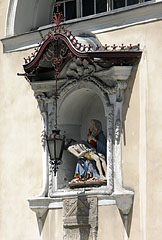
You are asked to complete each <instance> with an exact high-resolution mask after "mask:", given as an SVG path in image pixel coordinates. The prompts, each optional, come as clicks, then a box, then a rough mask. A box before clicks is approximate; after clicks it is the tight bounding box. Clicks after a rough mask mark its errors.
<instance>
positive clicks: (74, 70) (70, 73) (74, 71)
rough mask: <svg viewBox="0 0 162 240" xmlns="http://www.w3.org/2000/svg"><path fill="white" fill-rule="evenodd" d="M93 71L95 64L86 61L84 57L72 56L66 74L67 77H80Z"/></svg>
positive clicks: (89, 74)
mask: <svg viewBox="0 0 162 240" xmlns="http://www.w3.org/2000/svg"><path fill="white" fill-rule="evenodd" d="M94 71H95V66H94V65H93V64H91V63H90V62H88V61H87V60H86V59H81V58H73V60H72V62H71V63H70V64H69V67H68V70H67V73H66V76H67V77H68V78H75V79H82V78H85V77H87V76H91V74H92V73H93V72H94Z"/></svg>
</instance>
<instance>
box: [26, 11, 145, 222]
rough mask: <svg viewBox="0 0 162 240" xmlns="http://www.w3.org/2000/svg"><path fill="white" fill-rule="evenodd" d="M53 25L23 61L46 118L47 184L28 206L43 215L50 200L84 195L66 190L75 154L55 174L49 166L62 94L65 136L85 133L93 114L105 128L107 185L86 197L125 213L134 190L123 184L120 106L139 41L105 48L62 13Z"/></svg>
mask: <svg viewBox="0 0 162 240" xmlns="http://www.w3.org/2000/svg"><path fill="white" fill-rule="evenodd" d="M53 23H54V25H53V28H52V29H51V30H50V31H49V32H48V34H47V35H46V36H45V37H44V38H43V39H42V42H41V43H40V45H39V47H38V48H37V49H35V52H34V53H33V54H32V55H31V56H29V57H28V58H25V64H24V65H23V67H24V71H25V78H26V79H27V80H28V81H29V82H30V85H31V87H32V89H33V91H34V94H35V97H36V99H37V101H38V104H39V107H40V111H41V115H42V120H43V131H42V146H43V165H44V167H43V188H42V192H41V193H40V195H39V197H37V198H35V199H30V200H29V203H30V207H31V209H33V210H34V211H36V213H37V215H39V218H40V219H42V215H41V213H40V209H41V211H43V210H48V208H51V207H50V206H51V203H52V201H54V202H57V201H59V203H60V199H66V197H69V196H70V197H73V196H74V197H76V196H77V195H78V194H83V193H82V190H78V189H74V190H69V188H68V182H69V181H70V180H71V179H72V176H73V170H74V162H73V159H72V157H71V156H69V155H68V154H66V153H65V154H64V159H63V165H62V166H60V168H59V170H58V174H57V176H56V177H54V176H53V173H52V171H51V167H50V164H49V160H48V151H47V146H46V141H45V136H46V134H49V133H50V132H51V131H52V128H53V126H54V120H55V119H54V116H53V115H54V114H53V113H54V111H55V108H56V105H55V101H54V98H55V97H58V122H59V124H60V128H61V130H63V131H65V132H66V137H74V138H78V139H81V138H82V137H84V132H85V127H86V125H85V121H86V120H87V119H88V118H91V117H92V116H93V118H97V117H98V118H100V120H101V122H102V123H103V125H104V126H105V133H106V134H105V135H107V185H106V186H101V187H100V188H99V189H95V187H92V188H88V189H86V188H85V189H84V196H87V197H88V196H89V195H93V196H94V195H95V196H97V197H98V200H105V199H106V201H107V200H108V201H109V200H110V199H111V200H112V199H113V201H115V202H116V204H117V206H119V209H120V210H121V211H123V214H126V215H128V213H129V210H130V208H131V206H132V199H133V194H134V193H133V192H132V191H127V190H126V189H124V188H123V185H122V155H121V134H122V106H123V99H124V91H125V89H126V88H127V83H128V79H129V78H130V77H131V72H132V68H133V66H135V65H137V64H138V61H139V59H140V57H141V54H142V52H141V51H140V48H139V45H136V46H132V45H131V44H130V45H129V46H125V45H124V44H122V45H121V46H116V45H115V44H114V45H112V46H109V45H105V46H102V45H101V43H100V42H99V41H98V39H97V38H96V37H95V36H94V35H92V34H89V33H81V34H80V35H78V36H74V35H73V34H72V32H71V31H69V30H68V29H66V28H65V27H64V25H63V24H62V14H61V13H59V12H57V13H56V14H55V15H54V18H53ZM56 83H57V89H56ZM92 100H93V101H92ZM72 169H73V170H72ZM42 197H44V198H43V199H42ZM47 197H49V198H47ZM51 199H53V200H51ZM122 199H124V203H125V204H124V207H123V205H122ZM42 214H44V211H43V212H42Z"/></svg>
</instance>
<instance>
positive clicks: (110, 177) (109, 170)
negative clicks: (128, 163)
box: [107, 105, 114, 192]
mask: <svg viewBox="0 0 162 240" xmlns="http://www.w3.org/2000/svg"><path fill="white" fill-rule="evenodd" d="M113 137H114V106H113V105H109V107H108V116H107V183H108V186H109V187H110V190H111V192H112V191H113V188H114V182H113Z"/></svg>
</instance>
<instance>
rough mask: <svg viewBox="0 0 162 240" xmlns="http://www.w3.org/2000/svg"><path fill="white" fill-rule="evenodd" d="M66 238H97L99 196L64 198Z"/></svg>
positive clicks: (85, 239) (91, 239)
mask: <svg viewBox="0 0 162 240" xmlns="http://www.w3.org/2000/svg"><path fill="white" fill-rule="evenodd" d="M63 211H64V217H63V226H64V240H97V229H98V202H97V197H86V196H80V197H74V198H68V199H64V200H63Z"/></svg>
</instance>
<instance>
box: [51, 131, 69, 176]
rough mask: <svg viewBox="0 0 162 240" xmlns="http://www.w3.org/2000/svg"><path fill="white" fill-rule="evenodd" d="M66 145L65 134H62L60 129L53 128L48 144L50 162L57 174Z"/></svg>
mask: <svg viewBox="0 0 162 240" xmlns="http://www.w3.org/2000/svg"><path fill="white" fill-rule="evenodd" d="M64 145H65V136H64V135H61V134H60V130H59V129H54V130H52V134H51V135H50V136H48V137H47V146H48V151H49V155H50V164H51V167H52V170H53V172H54V175H55V176H56V172H57V170H58V166H59V165H60V164H61V163H62V155H63V150H64Z"/></svg>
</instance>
